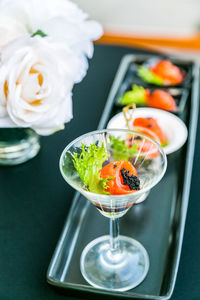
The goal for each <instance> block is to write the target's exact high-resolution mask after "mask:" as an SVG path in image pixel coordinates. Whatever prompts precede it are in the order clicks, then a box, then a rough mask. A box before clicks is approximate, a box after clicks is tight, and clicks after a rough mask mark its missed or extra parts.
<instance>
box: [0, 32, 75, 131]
mask: <svg viewBox="0 0 200 300" xmlns="http://www.w3.org/2000/svg"><path fill="white" fill-rule="evenodd" d="M79 68H80V60H79V58H77V56H76V55H74V54H73V53H72V51H71V49H69V48H67V47H66V45H63V44H62V43H55V42H53V41H52V39H50V38H48V37H45V38H42V37H40V36H35V37H33V38H31V37H29V36H26V37H23V38H19V39H16V40H15V41H13V42H11V43H9V45H8V46H7V47H5V48H4V49H3V50H2V53H1V68H0V118H1V124H0V125H1V127H8V126H11V127H30V128H33V129H34V130H35V131H36V132H37V133H38V134H41V135H48V134H51V133H53V132H54V131H56V130H58V129H61V128H63V127H64V123H66V122H69V121H70V119H71V118H72V104H71V90H72V88H73V84H74V81H75V79H76V76H77V73H78V72H79Z"/></svg>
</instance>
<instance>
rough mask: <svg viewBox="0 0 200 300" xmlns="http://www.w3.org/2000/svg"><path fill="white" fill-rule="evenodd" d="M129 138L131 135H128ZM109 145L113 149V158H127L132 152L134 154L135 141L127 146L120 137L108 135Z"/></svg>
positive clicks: (135, 151)
mask: <svg viewBox="0 0 200 300" xmlns="http://www.w3.org/2000/svg"><path fill="white" fill-rule="evenodd" d="M130 138H131V137H130ZM110 147H111V148H112V149H113V156H114V160H116V161H117V160H128V159H129V158H130V157H131V156H133V154H136V153H137V152H138V151H137V143H132V145H130V146H129V147H128V146H127V145H126V144H125V141H124V140H120V137H114V136H110Z"/></svg>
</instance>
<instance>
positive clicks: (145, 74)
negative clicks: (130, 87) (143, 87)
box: [138, 66, 164, 85]
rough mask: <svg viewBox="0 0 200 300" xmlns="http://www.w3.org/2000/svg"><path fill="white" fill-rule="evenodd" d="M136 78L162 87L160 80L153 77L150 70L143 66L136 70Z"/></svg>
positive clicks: (155, 76) (162, 83)
mask: <svg viewBox="0 0 200 300" xmlns="http://www.w3.org/2000/svg"><path fill="white" fill-rule="evenodd" d="M138 76H139V77H140V78H142V79H143V80H144V81H146V82H148V83H152V84H156V85H164V82H163V80H162V78H160V77H159V76H157V75H155V74H154V73H153V72H152V71H151V70H149V69H148V68H146V67H144V66H140V67H139V68H138Z"/></svg>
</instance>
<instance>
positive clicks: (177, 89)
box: [114, 55, 193, 115]
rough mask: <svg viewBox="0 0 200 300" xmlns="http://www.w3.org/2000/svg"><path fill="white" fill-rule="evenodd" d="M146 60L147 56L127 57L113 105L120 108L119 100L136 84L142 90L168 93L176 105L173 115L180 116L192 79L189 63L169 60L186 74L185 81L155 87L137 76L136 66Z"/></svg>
mask: <svg viewBox="0 0 200 300" xmlns="http://www.w3.org/2000/svg"><path fill="white" fill-rule="evenodd" d="M151 57H153V58H155V56H151ZM163 58H165V57H163ZM148 59H149V56H148V55H137V56H136V57H134V58H133V57H131V56H129V59H128V57H127V69H126V72H125V74H124V78H123V79H122V81H121V84H120V85H119V86H118V89H117V91H116V95H115V100H114V101H115V104H116V105H117V106H119V107H121V106H122V105H121V104H120V103H119V99H120V98H121V97H122V96H123V94H124V93H125V92H127V91H129V90H131V87H132V85H134V84H136V85H139V86H143V87H144V88H148V89H149V90H150V92H153V91H154V90H156V89H161V90H164V91H166V92H168V93H169V94H171V96H172V97H173V98H174V100H175V102H176V105H177V110H176V111H175V112H174V113H175V114H178V115H179V114H182V113H183V111H184V109H185V105H186V102H187V99H188V95H189V89H190V86H191V84H190V83H191V80H192V78H193V67H192V64H191V62H186V61H181V60H177V59H174V58H171V59H170V60H171V61H172V62H173V63H174V64H176V65H178V66H179V68H181V69H184V72H185V74H187V75H186V77H185V80H184V81H183V83H181V84H179V85H172V86H157V85H152V84H149V83H146V82H144V81H143V80H142V79H140V78H139V77H138V76H137V68H138V66H139V65H142V64H143V63H144V62H145V61H148ZM159 59H160V57H159Z"/></svg>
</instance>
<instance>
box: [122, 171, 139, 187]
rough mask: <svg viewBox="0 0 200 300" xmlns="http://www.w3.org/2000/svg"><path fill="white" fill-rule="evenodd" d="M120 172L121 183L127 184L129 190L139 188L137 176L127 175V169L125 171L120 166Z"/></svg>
mask: <svg viewBox="0 0 200 300" xmlns="http://www.w3.org/2000/svg"><path fill="white" fill-rule="evenodd" d="M120 172H121V175H122V178H123V183H124V184H125V185H128V186H129V188H130V190H136V191H139V190H140V180H139V178H138V177H137V176H134V175H129V171H126V169H125V168H122V169H121V170H120Z"/></svg>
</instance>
